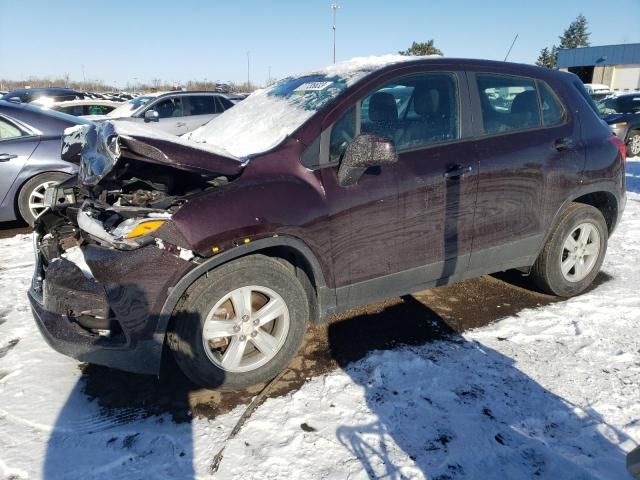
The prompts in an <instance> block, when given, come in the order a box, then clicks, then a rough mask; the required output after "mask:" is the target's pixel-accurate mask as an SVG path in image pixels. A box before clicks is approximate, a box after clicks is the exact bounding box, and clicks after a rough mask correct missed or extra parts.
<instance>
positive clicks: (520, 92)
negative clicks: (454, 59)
mask: <svg viewBox="0 0 640 480" xmlns="http://www.w3.org/2000/svg"><path fill="white" fill-rule="evenodd" d="M476 81H477V84H478V91H479V94H480V106H481V109H482V123H483V128H484V133H485V134H488V135H491V134H496V133H504V132H509V131H513V130H524V129H529V128H537V127H540V126H541V121H540V108H539V106H538V94H537V92H536V86H535V82H534V81H533V80H532V79H529V78H523V77H512V76H507V75H494V74H478V75H476Z"/></svg>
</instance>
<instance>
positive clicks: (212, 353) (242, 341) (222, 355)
mask: <svg viewBox="0 0 640 480" xmlns="http://www.w3.org/2000/svg"><path fill="white" fill-rule="evenodd" d="M289 325H290V320H289V309H288V308H287V304H286V303H285V301H284V300H283V298H282V297H281V296H280V295H279V294H278V293H276V292H275V291H273V290H271V289H270V288H267V287H262V286H256V285H251V286H246V287H240V288H237V289H235V290H233V291H231V292H229V293H228V294H227V295H225V296H224V297H223V298H222V299H221V300H220V301H218V302H217V303H216V304H215V305H214V307H213V308H212V309H211V311H210V312H209V314H208V315H207V318H206V319H205V322H204V325H203V330H202V342H203V344H204V350H205V352H206V354H207V357H208V358H209V360H210V361H211V362H212V363H213V364H215V365H216V366H217V367H219V368H221V369H222V370H225V371H228V372H247V371H251V370H255V369H257V368H259V367H261V366H263V365H265V364H266V363H267V362H269V361H270V360H271V359H272V358H273V357H275V355H276V354H277V353H278V351H280V349H281V348H282V346H283V345H284V343H285V340H286V338H287V334H288V333H289Z"/></svg>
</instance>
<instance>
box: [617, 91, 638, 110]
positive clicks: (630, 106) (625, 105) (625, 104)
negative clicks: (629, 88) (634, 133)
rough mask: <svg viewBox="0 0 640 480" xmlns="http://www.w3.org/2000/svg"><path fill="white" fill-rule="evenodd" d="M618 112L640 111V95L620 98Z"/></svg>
mask: <svg viewBox="0 0 640 480" xmlns="http://www.w3.org/2000/svg"><path fill="white" fill-rule="evenodd" d="M618 112H620V113H640V95H638V96H631V95H629V96H626V95H625V96H623V97H619V98H618Z"/></svg>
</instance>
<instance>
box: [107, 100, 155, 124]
mask: <svg viewBox="0 0 640 480" xmlns="http://www.w3.org/2000/svg"><path fill="white" fill-rule="evenodd" d="M154 98H156V97H154V96H153V95H146V96H142V97H136V98H134V99H133V100H129V101H128V102H125V103H123V104H122V105H120V106H119V107H118V108H115V109H113V110H112V111H111V112H109V113H108V114H107V116H108V117H113V118H117V117H130V116H131V115H133V114H134V113H135V112H136V110H138V109H139V108H140V107H143V106H144V105H146V104H147V103H149V102H150V101H151V100H153V99H154Z"/></svg>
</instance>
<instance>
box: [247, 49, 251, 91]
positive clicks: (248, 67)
mask: <svg viewBox="0 0 640 480" xmlns="http://www.w3.org/2000/svg"><path fill="white" fill-rule="evenodd" d="M250 74H251V52H249V51H247V90H250V89H251V75H250Z"/></svg>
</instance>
